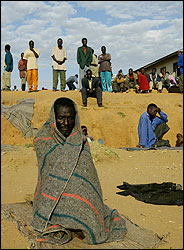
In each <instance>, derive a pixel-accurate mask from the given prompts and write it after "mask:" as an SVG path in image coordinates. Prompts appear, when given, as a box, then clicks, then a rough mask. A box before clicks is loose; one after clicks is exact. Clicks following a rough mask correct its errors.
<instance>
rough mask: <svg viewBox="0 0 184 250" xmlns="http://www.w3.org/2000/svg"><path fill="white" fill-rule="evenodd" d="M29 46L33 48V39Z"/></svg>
mask: <svg viewBox="0 0 184 250" xmlns="http://www.w3.org/2000/svg"><path fill="white" fill-rule="evenodd" d="M29 47H30V48H32V49H33V48H34V42H33V41H30V42H29Z"/></svg>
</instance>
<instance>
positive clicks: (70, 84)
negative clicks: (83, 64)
mask: <svg viewBox="0 0 184 250" xmlns="http://www.w3.org/2000/svg"><path fill="white" fill-rule="evenodd" d="M74 82H75V83H76V84H78V75H77V74H76V75H74V76H70V77H69V78H68V79H67V80H66V84H67V86H68V88H69V90H75V89H76V87H75V85H74V84H73V83H74Z"/></svg>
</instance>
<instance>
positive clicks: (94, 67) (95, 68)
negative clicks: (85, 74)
mask: <svg viewBox="0 0 184 250" xmlns="http://www.w3.org/2000/svg"><path fill="white" fill-rule="evenodd" d="M92 57H93V59H92V62H91V65H90V69H91V71H92V76H93V77H99V66H98V59H97V55H95V54H94V49H92Z"/></svg>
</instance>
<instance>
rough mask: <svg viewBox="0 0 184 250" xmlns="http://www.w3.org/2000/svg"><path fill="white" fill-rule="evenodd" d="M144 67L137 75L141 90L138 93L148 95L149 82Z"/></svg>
mask: <svg viewBox="0 0 184 250" xmlns="http://www.w3.org/2000/svg"><path fill="white" fill-rule="evenodd" d="M144 71H145V70H144V67H142V68H141V69H140V70H137V75H138V85H139V90H138V91H137V93H148V91H149V82H148V79H147V77H146V75H145V74H144Z"/></svg>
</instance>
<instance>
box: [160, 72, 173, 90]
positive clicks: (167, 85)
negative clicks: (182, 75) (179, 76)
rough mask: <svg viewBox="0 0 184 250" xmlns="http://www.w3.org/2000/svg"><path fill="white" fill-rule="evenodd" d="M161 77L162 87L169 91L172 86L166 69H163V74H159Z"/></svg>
mask: <svg viewBox="0 0 184 250" xmlns="http://www.w3.org/2000/svg"><path fill="white" fill-rule="evenodd" d="M159 76H160V80H161V82H162V87H163V88H166V89H167V90H169V88H170V86H171V84H170V78H169V73H168V72H166V68H163V69H162V72H161V73H160V74H159Z"/></svg>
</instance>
